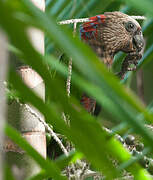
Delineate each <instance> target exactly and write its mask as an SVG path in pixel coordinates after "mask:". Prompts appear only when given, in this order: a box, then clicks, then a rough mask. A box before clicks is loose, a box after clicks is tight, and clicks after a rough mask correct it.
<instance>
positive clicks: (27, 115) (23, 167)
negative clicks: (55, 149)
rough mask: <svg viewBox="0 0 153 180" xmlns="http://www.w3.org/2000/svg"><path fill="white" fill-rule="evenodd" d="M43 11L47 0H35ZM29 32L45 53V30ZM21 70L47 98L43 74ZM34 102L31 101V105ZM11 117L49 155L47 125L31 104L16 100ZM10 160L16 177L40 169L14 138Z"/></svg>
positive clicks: (8, 149) (9, 147)
mask: <svg viewBox="0 0 153 180" xmlns="http://www.w3.org/2000/svg"><path fill="white" fill-rule="evenodd" d="M31 1H32V2H33V3H34V4H35V5H36V6H37V7H38V8H40V9H41V10H42V11H44V10H45V0H31ZM27 31H28V32H27V34H28V36H29V38H30V40H31V43H32V44H33V46H34V47H35V49H36V50H37V51H39V52H40V53H41V54H44V34H43V32H41V31H40V30H38V29H35V28H33V27H29V29H28V30H27ZM18 73H19V75H20V76H21V78H22V79H23V81H24V82H25V83H26V84H27V86H29V88H31V89H33V90H34V91H35V92H36V93H37V94H38V95H39V96H40V97H41V98H42V99H44V98H45V87H44V83H43V80H42V78H41V77H40V76H39V75H38V73H36V72H35V71H34V70H33V69H32V68H30V67H28V66H21V67H20V68H19V69H18ZM28 106H30V105H28ZM30 108H31V109H32V110H33V111H36V113H37V114H38V115H39V116H40V117H41V119H43V120H44V117H43V116H42V115H41V114H40V113H39V112H38V111H37V110H36V109H35V108H34V107H32V106H30ZM8 121H9V123H10V124H11V125H12V126H14V127H15V128H16V129H17V130H18V131H20V132H21V133H22V136H23V137H24V138H25V139H26V140H27V141H28V142H29V143H30V144H31V145H32V146H33V147H34V148H35V149H36V150H37V151H38V152H39V153H40V154H41V155H42V156H43V157H46V134H45V127H44V124H43V123H42V122H40V120H39V118H38V117H37V116H34V115H33V114H32V113H31V112H29V111H28V110H27V104H24V105H22V106H21V105H20V103H19V102H17V101H13V102H12V103H11V104H10V105H9V107H8ZM5 151H6V152H7V154H6V161H7V163H8V164H9V165H10V166H11V169H12V171H13V174H14V175H15V178H16V179H26V178H29V177H31V176H33V175H34V174H37V173H38V172H39V171H40V167H39V166H38V165H37V164H36V163H35V162H34V161H33V160H32V159H31V158H30V157H29V156H28V155H27V154H26V153H25V152H23V151H22V150H20V149H19V148H18V147H17V146H15V145H14V144H13V143H12V142H11V141H10V140H8V139H7V140H6V144H5Z"/></svg>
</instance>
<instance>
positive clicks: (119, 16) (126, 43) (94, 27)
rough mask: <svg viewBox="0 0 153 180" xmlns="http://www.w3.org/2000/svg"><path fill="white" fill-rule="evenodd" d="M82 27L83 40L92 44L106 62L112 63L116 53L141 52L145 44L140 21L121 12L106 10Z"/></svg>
mask: <svg viewBox="0 0 153 180" xmlns="http://www.w3.org/2000/svg"><path fill="white" fill-rule="evenodd" d="M89 20H90V22H87V23H84V24H82V25H81V27H80V34H81V38H82V40H84V41H85V42H86V43H88V44H89V46H91V48H92V49H93V50H94V51H95V52H96V53H97V55H98V56H99V57H100V58H101V59H103V60H104V63H106V64H108V65H111V64H112V62H113V58H114V55H115V54H116V53H117V52H119V51H123V52H125V53H131V52H140V51H141V50H142V48H143V46H144V39H143V35H142V30H141V26H140V25H139V23H138V22H137V21H136V20H135V19H133V18H132V17H131V16H128V15H126V14H124V13H121V12H105V13H104V14H103V15H97V16H94V17H91V18H89Z"/></svg>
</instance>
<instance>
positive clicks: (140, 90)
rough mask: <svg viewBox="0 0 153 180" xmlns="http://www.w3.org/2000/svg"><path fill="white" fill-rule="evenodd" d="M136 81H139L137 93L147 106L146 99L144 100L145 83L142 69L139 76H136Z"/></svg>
mask: <svg viewBox="0 0 153 180" xmlns="http://www.w3.org/2000/svg"><path fill="white" fill-rule="evenodd" d="M136 79H137V92H138V96H139V97H140V99H141V100H142V102H143V103H144V104H145V99H144V83H143V70H142V69H140V70H139V71H138V72H137V74H136Z"/></svg>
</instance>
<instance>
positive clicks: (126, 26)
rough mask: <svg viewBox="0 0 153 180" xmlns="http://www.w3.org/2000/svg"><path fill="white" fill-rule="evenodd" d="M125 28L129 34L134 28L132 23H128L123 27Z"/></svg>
mask: <svg viewBox="0 0 153 180" xmlns="http://www.w3.org/2000/svg"><path fill="white" fill-rule="evenodd" d="M125 28H126V30H127V31H129V32H131V31H133V29H134V28H135V25H134V24H133V23H132V22H128V23H127V24H126V25H125Z"/></svg>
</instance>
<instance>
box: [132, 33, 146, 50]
mask: <svg viewBox="0 0 153 180" xmlns="http://www.w3.org/2000/svg"><path fill="white" fill-rule="evenodd" d="M133 45H134V47H135V48H136V49H137V50H138V52H140V51H141V50H142V48H143V46H144V39H143V35H142V33H141V34H136V35H135V36H134V37H133Z"/></svg>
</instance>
